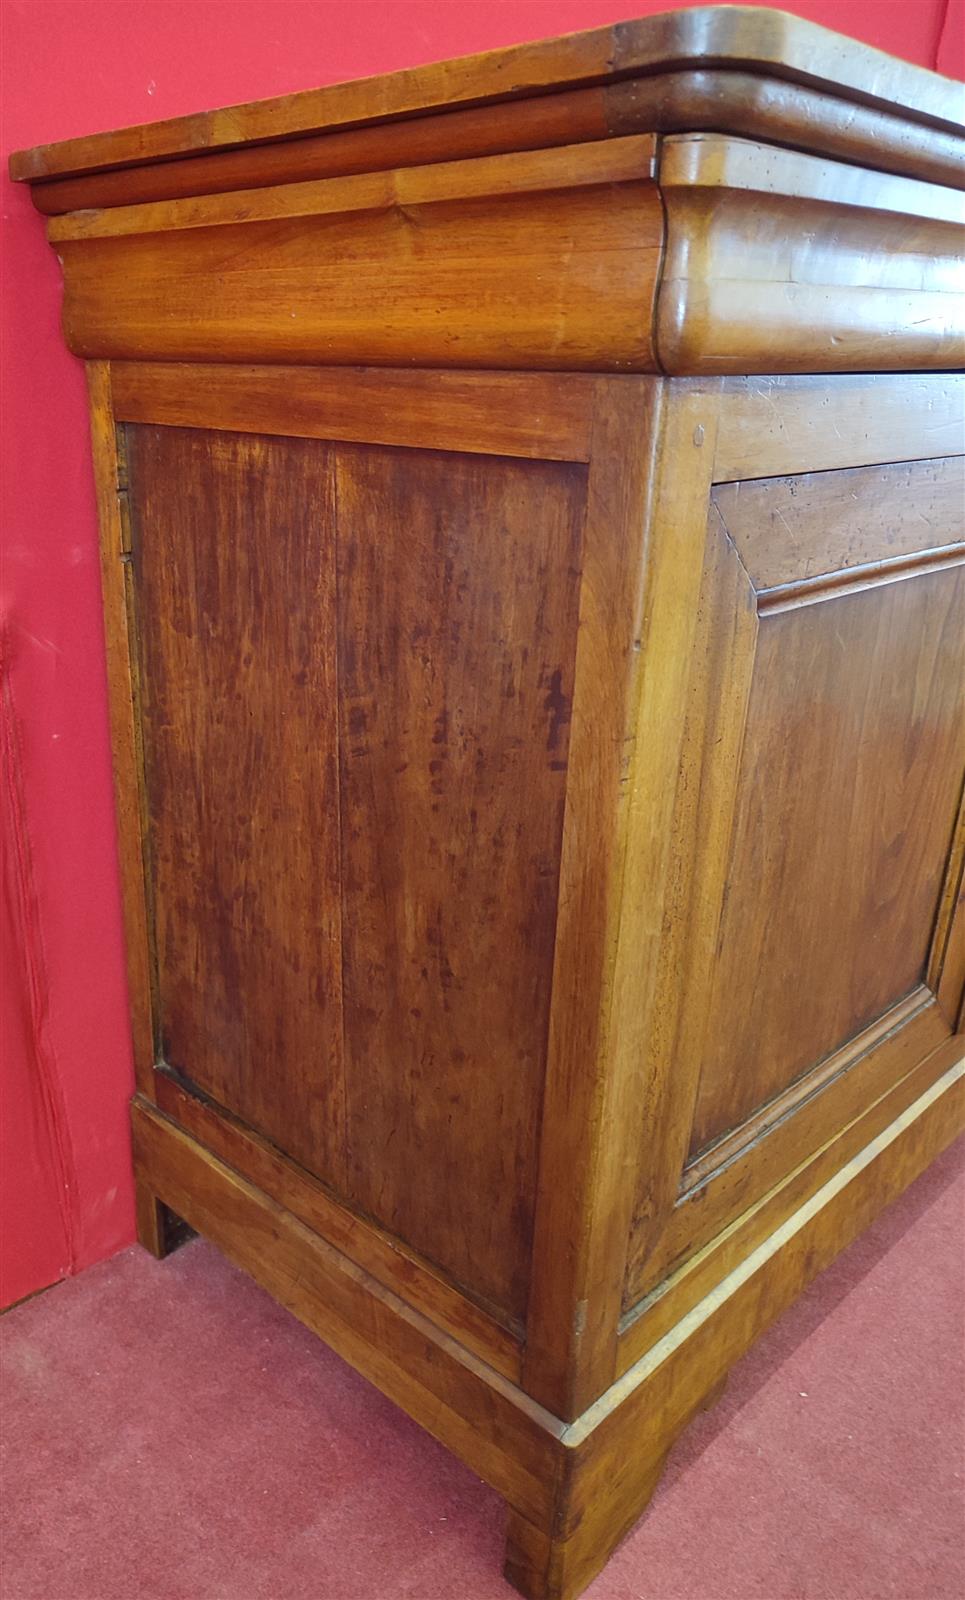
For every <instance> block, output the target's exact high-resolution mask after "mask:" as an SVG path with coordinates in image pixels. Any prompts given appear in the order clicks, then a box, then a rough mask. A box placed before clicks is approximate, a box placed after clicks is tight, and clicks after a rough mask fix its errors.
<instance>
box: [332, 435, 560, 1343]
mask: <svg viewBox="0 0 965 1600" xmlns="http://www.w3.org/2000/svg"><path fill="white" fill-rule="evenodd" d="M585 493H586V489H585V470H584V469H583V468H581V467H578V466H570V467H566V466H563V465H561V464H550V463H536V462H528V463H516V462H510V461H507V460H503V461H497V460H495V459H492V460H489V461H487V462H482V461H480V459H479V458H478V457H471V456H465V457H458V456H441V455H439V456H436V455H431V454H430V453H429V452H418V453H413V452H411V451H388V450H379V451H371V450H365V449H364V448H361V447H352V446H343V447H341V448H340V449H339V452H338V484H337V494H338V506H339V592H340V596H341V605H340V614H339V624H338V626H339V677H340V682H339V704H340V723H341V741H342V751H343V758H342V777H341V815H342V841H343V843H342V874H343V894H344V899H345V918H344V933H343V983H344V995H345V1034H346V1071H347V1079H348V1085H349V1098H348V1140H349V1149H350V1176H349V1189H348V1192H349V1194H350V1196H351V1197H352V1198H353V1199H354V1200H355V1202H356V1203H357V1204H358V1205H359V1206H360V1207H361V1209H362V1210H363V1211H365V1212H367V1213H369V1214H371V1215H372V1216H374V1217H376V1218H377V1219H378V1220H379V1221H381V1222H382V1223H384V1225H385V1226H386V1227H388V1228H389V1229H390V1230H392V1231H393V1232H395V1233H398V1234H399V1235H401V1237H402V1238H404V1239H406V1240H407V1241H408V1242H409V1243H410V1244H411V1245H413V1246H414V1247H415V1248H416V1249H417V1250H420V1251H421V1252H422V1253H423V1254H425V1255H427V1256H428V1257H429V1258H430V1259H432V1260H434V1261H437V1262H439V1263H441V1264H442V1265H443V1266H445V1267H446V1268H447V1269H448V1270H449V1271H450V1272H451V1273H452V1275H453V1276H454V1278H455V1279H456V1280H457V1281H458V1282H460V1283H462V1284H465V1285H467V1286H469V1287H470V1288H471V1289H472V1290H474V1291H475V1292H476V1293H477V1294H479V1295H480V1296H482V1297H483V1298H484V1299H487V1300H490V1301H492V1302H493V1303H494V1304H495V1305H496V1306H497V1307H499V1308H501V1309H502V1310H503V1311H504V1312H508V1313H509V1315H510V1316H512V1317H517V1318H521V1317H523V1316H524V1315H525V1310H526V1303H527V1295H528V1287H529V1253H530V1248H531V1238H530V1235H531V1229H532V1214H533V1205H534V1195H535V1185H536V1170H535V1159H536V1138H537V1132H538V1125H539V1110H540V1100H541V1094H542V1082H543V1074H544V1070H545V1060H546V1034H547V1026H548V1014H549V998H550V982H551V978H552V971H553V950H554V938H555V926H556V899H557V883H558V876H559V862H560V841H561V835H562V827H563V802H564V795H565V793H566V773H567V752H568V744H569V721H570V707H571V704H572V698H573V659H574V652H575V648H576V626H577V606H578V599H579V572H580V566H581V562H582V549H581V540H582V524H583V508H584V500H585ZM376 530H378V537H375V532H376ZM494 1129H498V1130H499V1134H498V1137H496V1138H493V1137H492V1132H493V1130H494Z"/></svg>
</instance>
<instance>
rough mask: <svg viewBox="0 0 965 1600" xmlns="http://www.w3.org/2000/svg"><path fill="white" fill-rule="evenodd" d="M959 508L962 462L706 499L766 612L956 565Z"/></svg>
mask: <svg viewBox="0 0 965 1600" xmlns="http://www.w3.org/2000/svg"><path fill="white" fill-rule="evenodd" d="M963 503H965V456H944V457H938V458H937V459H936V460H932V461H910V462H909V461H896V462H894V463H892V464H891V465H890V466H884V467H854V468H852V469H851V470H850V471H846V472H828V471H824V472H811V473H795V474H794V475H792V476H790V477H772V478H763V479H758V480H756V481H751V482H748V483H734V484H726V485H721V486H720V487H718V488H715V490H714V493H713V504H714V506H715V507H716V510H717V511H718V513H719V514H720V516H721V518H722V519H723V522H724V524H725V526H726V528H727V533H728V535H729V536H730V538H731V539H732V540H733V542H734V544H735V545H736V547H737V550H738V552H739V554H740V559H741V561H742V562H743V564H744V566H745V567H746V568H747V570H748V572H750V573H753V575H754V588H755V591H756V593H757V597H758V605H759V606H761V607H762V609H765V610H773V609H774V607H775V606H776V605H777V604H780V603H782V602H790V601H791V600H792V599H793V598H794V597H795V596H797V597H798V598H800V599H801V600H802V601H805V602H813V600H815V599H816V598H817V597H818V596H819V594H821V593H828V594H831V593H832V592H833V593H840V591H841V590H842V589H844V588H847V589H848V590H849V591H850V592H851V593H856V592H857V591H858V589H859V588H860V587H862V586H863V585H871V584H880V583H887V582H888V581H890V580H892V579H894V580H898V579H900V578H902V577H905V576H911V575H912V574H913V573H914V572H916V571H922V570H924V568H925V567H929V568H932V567H934V566H935V565H936V563H938V562H943V563H947V564H949V565H951V564H954V563H955V562H957V561H961V560H962V559H963V558H965V539H963V538H962V527H961V509H962V505H963Z"/></svg>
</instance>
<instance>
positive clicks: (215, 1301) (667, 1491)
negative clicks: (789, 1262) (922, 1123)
mask: <svg viewBox="0 0 965 1600" xmlns="http://www.w3.org/2000/svg"><path fill="white" fill-rule="evenodd" d="M963 1218H965V1142H963V1141H959V1143H958V1145H957V1146H956V1147H955V1148H954V1149H953V1150H951V1151H949V1152H948V1153H947V1154H946V1155H945V1156H944V1157H943V1158H942V1160H941V1161H939V1162H938V1163H937V1164H936V1165H935V1166H934V1167H933V1168H932V1170H931V1171H930V1172H929V1173H927V1174H926V1175H925V1176H924V1177H923V1178H922V1179H920V1180H919V1182H918V1183H917V1184H916V1185H915V1186H914V1187H913V1188H912V1189H911V1190H909V1191H908V1193H907V1194H906V1195H905V1196H904V1198H903V1199H902V1200H901V1201H899V1202H898V1204H897V1205H895V1206H893V1207H892V1208H891V1210H890V1211H888V1212H886V1213H885V1215H884V1216H883V1217H882V1218H881V1219H880V1220H879V1222H878V1223H877V1224H876V1225H875V1226H874V1227H873V1228H872V1229H871V1230H870V1232H869V1233H867V1234H866V1235H865V1236H864V1238H863V1239H861V1240H860V1241H859V1242H858V1243H857V1244H856V1245H854V1246H853V1247H852V1248H851V1249H850V1250H849V1251H848V1252H847V1253H846V1254H845V1255H844V1256H842V1257H841V1259H840V1260H839V1261H838V1262H837V1264H836V1265H835V1266H834V1267H832V1268H831V1270H830V1271H829V1272H827V1273H825V1275H824V1276H823V1277H822V1278H821V1279H820V1280H819V1281H818V1282H817V1283H816V1284H815V1285H814V1286H813V1287H812V1289H811V1290H810V1292H809V1293H808V1294H807V1295H806V1296H805V1297H804V1299H803V1300H801V1301H800V1302H799V1303H798V1305H797V1306H796V1307H795V1308H794V1309H793V1310H792V1311H791V1312H790V1313H789V1314H788V1315H787V1316H785V1317H784V1318H783V1320H782V1321H781V1322H780V1323H779V1324H778V1325H777V1326H776V1327H775V1328H774V1329H772V1331H771V1333H770V1334H769V1335H768V1336H767V1337H766V1338H765V1339H764V1340H763V1341H762V1342H761V1343H760V1344H758V1346H757V1348H756V1349H755V1350H754V1351H753V1352H752V1353H751V1354H750V1355H749V1356H748V1357H747V1358H746V1359H745V1361H744V1362H743V1363H742V1364H741V1365H740V1366H739V1367H738V1368H736V1369H735V1371H734V1373H733V1375H732V1377H731V1382H730V1386H729V1388H728V1391H727V1392H726V1394H725V1396H724V1398H723V1400H722V1401H721V1402H720V1404H719V1405H718V1406H717V1408H716V1409H715V1410H714V1411H712V1412H709V1413H707V1414H706V1415H704V1416H702V1417H701V1418H699V1419H698V1421H697V1422H696V1423H695V1424H694V1425H693V1426H692V1427H691V1429H690V1431H689V1433H688V1434H687V1435H685V1437H684V1438H683V1439H682V1441H681V1442H680V1444H679V1445H678V1446H677V1449H676V1451H675V1452H674V1454H673V1456H672V1457H671V1461H670V1465H669V1467H668V1470H667V1473H666V1475H665V1477H664V1480H663V1483H662V1485H661V1488H660V1489H659V1491H658V1493H657V1496H656V1498H655V1500H654V1502H653V1504H652V1506H651V1509H650V1511H649V1513H648V1514H647V1516H646V1517H645V1518H644V1520H643V1521H642V1522H641V1523H640V1524H638V1526H637V1528H636V1530H635V1531H634V1533H633V1534H632V1535H631V1536H630V1538H629V1539H628V1540H627V1541H626V1543H625V1544H624V1545H623V1546H622V1547H621V1549H620V1550H619V1551H618V1552H617V1554H616V1555H615V1556H614V1558H613V1560H612V1561H611V1562H610V1565H609V1567H608V1568H607V1569H606V1571H605V1572H604V1573H603V1574H602V1575H601V1577H599V1578H598V1579H597V1580H596V1582H595V1583H594V1584H593V1585H592V1586H591V1588H590V1589H589V1590H588V1591H587V1595H588V1600H961V1596H962V1595H963V1594H965V1514H963V1491H965V1480H963V1472H965V1463H963V1455H965V1361H963V1323H965V1251H963ZM0 1331H2V1333H3V1345H4V1361H5V1375H4V1382H3V1414H2V1439H3V1451H4V1470H5V1486H4V1491H3V1514H4V1525H5V1526H4V1538H3V1569H2V1570H3V1582H2V1588H0V1593H2V1597H3V1600H510V1597H511V1595H512V1594H513V1591H512V1590H510V1589H509V1587H508V1586H507V1585H506V1584H505V1583H504V1581H503V1579H502V1576H501V1570H500V1569H501V1564H502V1524H503V1510H502V1506H501V1503H500V1501H499V1499H498V1498H497V1496H496V1495H495V1494H493V1493H492V1491H491V1490H489V1489H488V1488H486V1487H485V1485H483V1484H482V1483H480V1482H479V1480H478V1479H477V1478H475V1477H474V1476H473V1474H472V1473H471V1472H469V1471H467V1469H466V1468H465V1467H463V1466H461V1465H460V1464H459V1463H458V1462H457V1461H456V1460H455V1459H454V1458H453V1457H452V1456H450V1455H449V1454H448V1453H447V1452H446V1451H445V1450H444V1449H442V1447H441V1446H440V1445H437V1444H436V1443H435V1442H434V1441H433V1440H432V1439H430V1438H429V1437H428V1435H426V1434H424V1433H422V1432H421V1430H420V1429H419V1428H417V1427H416V1426H415V1424H414V1423H411V1422H409V1421H408V1419H407V1418H406V1417H404V1416H403V1415H402V1413H401V1412H399V1411H397V1410H396V1409H395V1407H394V1406H392V1405H391V1404H390V1403H389V1402H388V1401H387V1400H384V1399H383V1398H382V1397H381V1395H379V1394H378V1393H377V1392H376V1391H375V1390H374V1389H372V1388H370V1387H369V1385H368V1384H367V1383H365V1382H363V1380H362V1379H361V1378H359V1377H357V1376H356V1375H355V1374H354V1373H353V1372H351V1371H350V1370H349V1368H348V1367H346V1366H345V1365H344V1364H343V1363H342V1362H341V1361H340V1360H339V1359H338V1358H337V1357H336V1356H334V1355H332V1354H331V1352H330V1351H328V1350H326V1349H325V1347H324V1346H323V1345H321V1344H320V1343H319V1342H318V1341H317V1340H316V1339H314V1338H313V1337H312V1335H311V1334H309V1333H308V1332H306V1330H305V1329H304V1328H302V1327H300V1326H299V1324H298V1323H297V1322H295V1321H294V1320H293V1318H291V1317H290V1316H289V1315H288V1314H287V1313H286V1312H284V1311H282V1310H281V1309H280V1308H279V1307H277V1306H276V1305H274V1304H273V1302H272V1301H271V1300H269V1298H268V1297H267V1295H264V1294H262V1292H261V1291H260V1290H259V1289H257V1288H256V1287H255V1286H254V1284H252V1283H251V1282H249V1281H248V1280H247V1279H246V1278H244V1277H243V1276H242V1275H241V1274H240V1273H239V1272H237V1271H235V1269H234V1268H233V1267H231V1266H229V1265H228V1264H227V1263H226V1262H225V1261H224V1260H223V1259H222V1257H221V1256H219V1255H218V1253H217V1252H216V1251H215V1250H214V1249H213V1248H211V1247H210V1246H209V1245H207V1244H204V1243H202V1242H200V1241H195V1242H193V1243H191V1244H190V1245H188V1246H186V1247H185V1248H184V1249H182V1250H181V1251H179V1252H178V1254H177V1255H175V1256H174V1257H172V1258H171V1259H170V1260H169V1261H167V1262H165V1263H163V1264H161V1265H159V1264H158V1263H156V1262H154V1261H153V1260H151V1258H150V1257H149V1256H147V1255H146V1254H144V1253H143V1252H142V1251H139V1250H136V1249H131V1250H127V1251H125V1252H124V1253H123V1254H122V1255H119V1256H117V1257H116V1258H115V1259H114V1260H113V1261H110V1262H108V1263H106V1264H104V1265H102V1266H100V1267H95V1268H93V1269H92V1270H91V1271H89V1272H86V1273H85V1274H84V1275H83V1276H82V1277H80V1278H77V1279H75V1280H73V1281H72V1282H69V1283H66V1284H63V1285H61V1286H59V1287H58V1288H56V1289H52V1290H50V1291H48V1293H46V1294H44V1295H41V1296H39V1297H38V1298H37V1299H35V1300H32V1301H30V1302H29V1303H27V1304H25V1305H23V1306H20V1307H18V1308H17V1309H15V1310H14V1311H12V1312H10V1313H9V1314H8V1316H6V1317H5V1318H4V1319H3V1322H2V1324H0Z"/></svg>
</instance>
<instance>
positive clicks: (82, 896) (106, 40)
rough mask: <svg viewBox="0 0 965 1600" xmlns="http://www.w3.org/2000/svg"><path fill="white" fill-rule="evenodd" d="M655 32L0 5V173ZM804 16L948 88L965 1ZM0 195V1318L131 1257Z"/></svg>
mask: <svg viewBox="0 0 965 1600" xmlns="http://www.w3.org/2000/svg"><path fill="white" fill-rule="evenodd" d="M664 9H667V5H666V0H664V3H662V4H661V3H653V0H625V3H621V0H488V3H487V0H474V3H472V4H469V3H465V4H464V3H460V0H449V3H445V0H6V5H5V11H4V33H5V41H4V42H5V55H6V79H7V82H6V91H5V97H4V107H3V128H2V141H3V166H4V170H5V168H6V157H7V154H8V153H9V151H10V150H11V149H16V148H18V147H22V146H26V145H32V144H38V143H42V142H47V141H50V140H55V139H64V138H68V137H70V136H71V135H75V134H84V133H91V132H94V131H96V130H99V129H104V128H112V127H118V126H124V125H125V124H128V123H136V122H147V121H151V120H153V119H154V118H158V117H168V116H174V115H177V114H178V113H182V112H190V111H197V110H199V109H201V108H204V107H212V106H218V105H227V104H231V103H232V102H236V101H241V100H249V99H254V98H256V97H259V96H264V95H275V94H283V93H287V92H289V91H291V90H295V89H304V88H308V87H310V86H313V85H317V84H322V83H327V82H332V81H335V80H338V79H340V78H351V77H357V76H360V75H364V74H368V73H374V72H385V71H388V70H390V69H392V68H394V67H403V66H410V65H412V64H414V63H416V62H421V61H431V60H437V59H440V58H442V57H445V56H450V55H458V54H462V53H465V52H468V51H473V50H483V49H489V48H492V47H493V46H496V45H501V44H509V43H512V42H514V41H516V40H521V39H534V38H540V37H546V36H549V35H552V34H556V33H563V32H566V31H569V30H571V29H578V28H587V27H593V26H596V25H599V24H602V23H607V22H612V21H615V20H618V19H620V18H625V17H629V16H639V15H641V14H643V13H646V12H648V11H657V10H664ZM796 9H798V10H799V11H800V12H801V13H802V14H803V15H806V16H809V17H811V18H813V19H814V20H816V21H818V22H823V23H826V24H828V25H830V26H833V27H837V28H839V29H841V30H843V31H845V32H849V33H852V34H854V35H855V36H856V37H858V38H862V39H866V40H868V41H869V42H871V43H873V44H876V45H878V46H880V47H882V48H884V49H886V50H890V51H892V52H893V53H894V54H895V55H899V56H904V57H906V58H907V59H908V60H910V61H916V62H919V63H922V64H924V65H926V66H934V65H935V64H936V63H940V64H941V66H942V67H943V70H945V71H946V72H955V73H959V72H960V45H959V46H958V47H956V45H955V43H954V41H953V33H955V32H956V30H957V35H958V38H959V40H960V37H961V18H962V0H950V7H948V6H946V0H798V4H797V6H796ZM949 9H951V11H952V12H953V15H952V16H948V15H947V11H948V10H949ZM943 30H944V44H943V43H942V39H943ZM4 182H5V193H4V205H3V221H4V230H5V233H4V243H5V256H4V265H5V272H4V279H3V323H2V326H3V338H4V354H5V362H4V377H3V384H4V388H3V413H2V414H3V424H4V427H3V439H2V446H3V464H4V468H5V470H4V473H3V491H2V494H3V499H2V528H3V569H2V582H0V626H2V653H3V667H4V674H3V682H4V695H3V701H2V708H0V709H2V721H0V741H2V754H3V767H4V780H3V787H2V791H0V825H2V837H3V840H4V843H5V847H6V848H5V857H4V867H3V873H2V875H0V894H2V898H0V938H2V957H3V959H2V968H0V973H2V993H0V1001H2V1019H3V1055H2V1075H0V1091H2V1097H3V1101H2V1104H3V1123H2V1139H3V1143H2V1148H0V1153H2V1162H0V1214H2V1217H3V1219H4V1234H3V1253H2V1258H0V1266H2V1273H3V1281H2V1289H0V1296H2V1299H0V1303H3V1304H9V1303H10V1302H12V1301H14V1300H17V1299H19V1298H21V1297H22V1296H23V1295H26V1294H29V1293H31V1292H32V1291H33V1290H35V1289H38V1288H41V1287H43V1286H44V1285H46V1284H48V1283H51V1282H53V1281H54V1280H55V1279H56V1278H58V1277H61V1276H63V1275H64V1274H65V1273H69V1272H74V1271H77V1270H78V1269H80V1268H82V1267H84V1266H87V1265H89V1264H90V1263H91V1262H94V1261H97V1260H99V1259H100V1258H102V1257H104V1256H106V1255H109V1254H110V1253H111V1252H113V1251H114V1250H116V1249H118V1248H119V1247H120V1246H122V1245H124V1244H126V1243H127V1242H128V1241H129V1240H130V1238H131V1237H132V1205H131V1200H132V1197H131V1183H130V1176H129V1159H130V1158H129V1150H128V1143H127V1132H126V1116H125V1103H126V1099H127V1096H128V1094H129V1093H130V1088H131V1071H130V1054H129V1046H128V1039H127V1022H126V997H125V986H124V975H123V957H122V946H121V928H120V914H119V901H118V887H117V866H116V860H115V851H114V837H113V825H114V823H113V810H112V798H111V783H110V762H109V754H108V740H107V712H106V702H105V685H104V662H103V654H102V651H103V645H102V639H101V628H100V616H99V584H98V577H97V558H96V529H95V515H94V499H93V489H92V484H91V472H90V462H89V457H88V449H87V436H86V427H87V424H86V415H85V390H84V375H83V370H82V367H81V364H80V362H79V361H76V360H75V359H74V358H73V357H72V356H70V355H69V354H68V353H67V351H66V349H65V348H64V345H63V343H62V341H61V337H60V330H59V302H60V280H59V272H58V267H57V264H56V261H55V258H54V256H53V253H52V252H51V251H50V250H49V249H48V248H47V246H46V245H45V242H44V231H43V223H42V220H41V218H40V217H39V216H38V215H37V214H36V213H35V212H34V211H33V209H32V207H31V205H30V202H29V198H28V194H27V191H26V190H25V189H24V188H23V187H21V186H15V185H11V184H10V183H9V181H7V180H6V179H5V180H4Z"/></svg>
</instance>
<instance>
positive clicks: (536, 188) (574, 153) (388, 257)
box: [50, 136, 663, 371]
mask: <svg viewBox="0 0 965 1600" xmlns="http://www.w3.org/2000/svg"><path fill="white" fill-rule="evenodd" d="M653 150H654V145H653V140H652V139H650V138H647V137H643V136H641V137H638V138H635V139H628V140H613V141H610V142H608V143H606V144H599V145H576V146H573V147H568V148H566V149H563V150H552V151H538V152H535V153H533V154H529V153H522V154H512V155H505V156H493V157H488V158H482V159H480V160H478V161H466V162H455V163H443V164H440V165H438V166H432V167H417V168H410V169H403V170H401V171H396V172H391V173H381V174H366V175H364V176H362V177H358V178H331V179H326V180H323V181H322V182H319V183H309V184H296V185H293V186H292V188H291V189H290V190H289V189H281V190H276V189H260V190H255V191H250V192H246V193H242V194H239V195H229V196H220V195H215V196H210V197H206V198H204V199H200V200H172V201H169V202H164V203H161V204H158V205H153V206H135V207H131V208H129V209H128V208H124V209H121V210H118V211H109V212H105V213H102V214H101V213H96V212H95V213H93V214H92V215H91V216H89V217H87V216H84V217H81V218H80V219H73V218H71V217H68V218H66V219H63V220H59V219H57V220H55V221H54V222H53V223H51V225H50V230H51V236H52V239H53V241H54V242H55V244H56V247H57V251H58V254H59V256H60V258H61V260H62V262H63V265H64V272H65V281H66V284H67V293H66V297H65V303H64V327H65V331H66V334H67V340H68V343H69V344H70V346H71V349H72V350H74V351H75V352H76V353H77V354H78V355H82V356H85V357H87V358H88V359H90V358H93V357H102V356H107V357H111V358H112V359H124V360H127V359H142V358H147V357H151V358H158V357H160V358H164V359H167V360H178V361H184V360H195V361H209V360H222V361H225V360H227V361H243V360H251V359H256V360H262V361H304V362H324V361H335V362H347V363H357V362H382V363H385V364H387V365H391V364H393V363H401V364H405V363H407V362H413V363H416V364H419V365H433V366H447V365H448V366H454V367H472V366H479V367H553V368H564V369H565V368H592V369H600V368H603V369H610V368H612V369H618V370H619V369H621V368H631V369H640V370H644V371H648V370H651V369H653V367H654V356H653V346H652V338H651V324H652V321H653V299H654V293H655V288H656V281H657V271H658V267H659V262H660V253H661V249H662V239H663V211H662V207H661V202H660V197H659V194H658V193H657V189H656V187H655V185H654V183H653V181H652V176H651V174H652V169H653ZM387 307H390V308H391V311H390V313H389V314H388V315H387V314H386V308H387Z"/></svg>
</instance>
